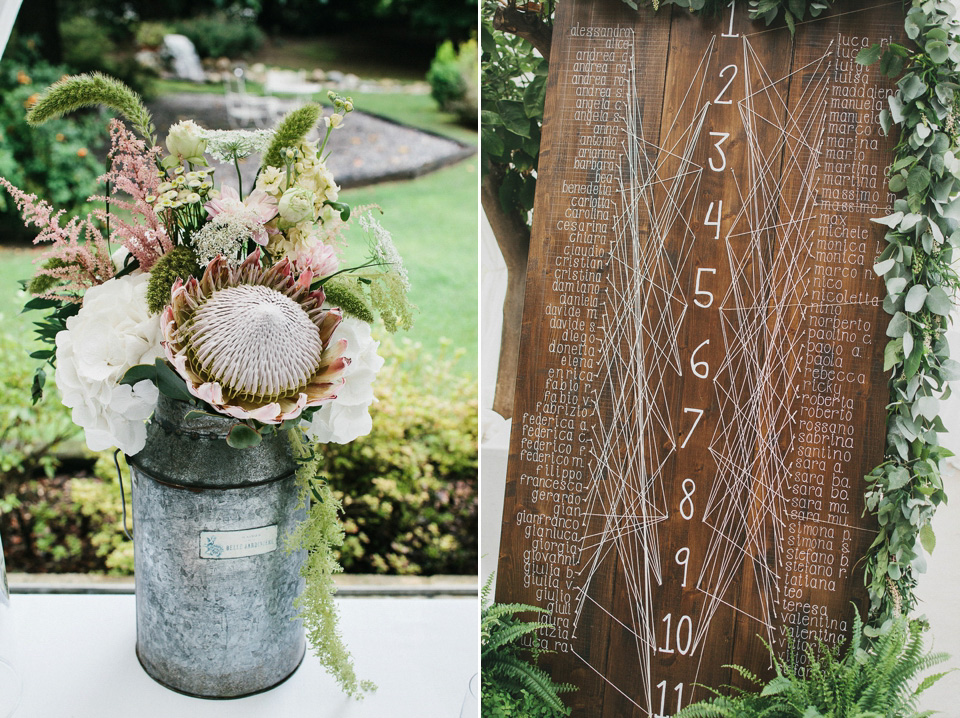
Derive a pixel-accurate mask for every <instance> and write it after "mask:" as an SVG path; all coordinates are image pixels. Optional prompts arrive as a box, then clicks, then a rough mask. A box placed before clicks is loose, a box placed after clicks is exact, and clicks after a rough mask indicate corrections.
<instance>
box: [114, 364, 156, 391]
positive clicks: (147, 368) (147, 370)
mask: <svg viewBox="0 0 960 718" xmlns="http://www.w3.org/2000/svg"><path fill="white" fill-rule="evenodd" d="M158 361H159V360H158ZM144 380H147V381H152V382H154V383H156V381H157V367H156V365H154V364H137V365H136V366H132V367H130V368H129V369H127V371H126V373H125V374H124V375H123V378H122V379H121V380H120V383H121V384H129V385H131V386H132V385H134V384H139V383H140V382H141V381H144Z"/></svg>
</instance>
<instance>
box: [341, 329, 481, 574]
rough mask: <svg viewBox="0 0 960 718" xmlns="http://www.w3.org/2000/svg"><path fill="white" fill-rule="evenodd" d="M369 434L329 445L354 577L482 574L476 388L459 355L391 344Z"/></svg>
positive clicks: (346, 559) (385, 348) (386, 345)
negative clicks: (458, 366) (460, 368)
mask: <svg viewBox="0 0 960 718" xmlns="http://www.w3.org/2000/svg"><path fill="white" fill-rule="evenodd" d="M381 353H383V354H384V356H386V357H387V363H386V365H385V366H384V368H383V370H382V371H381V373H380V377H379V378H378V379H377V382H376V384H375V385H374V387H375V390H376V396H377V399H378V403H376V404H374V405H373V407H372V411H371V413H372V414H373V431H372V432H371V433H370V435H369V436H365V437H362V438H360V439H357V440H356V441H354V442H352V443H350V444H345V445H339V444H327V445H326V446H325V447H324V448H323V456H324V465H325V470H326V472H327V474H328V475H329V476H330V485H331V487H332V488H333V490H334V493H335V494H336V495H337V497H338V498H340V499H341V501H342V502H343V509H344V524H345V529H346V541H345V542H344V545H343V548H342V549H341V551H342V554H341V557H340V562H341V564H342V565H343V567H344V569H345V570H346V571H348V572H354V573H368V572H374V573H397V574H440V573H448V574H474V573H476V570H477V555H478V554H477V434H478V430H477V383H476V379H473V378H471V377H469V376H466V375H457V374H455V372H454V369H453V365H454V363H455V361H456V359H457V357H456V356H455V355H453V353H448V354H447V355H441V356H437V357H432V356H430V355H428V354H424V353H423V352H422V347H421V346H420V345H419V344H413V343H410V342H408V341H407V342H402V343H396V344H395V343H394V342H393V340H391V339H389V338H388V339H385V340H384V341H383V343H382V345H381Z"/></svg>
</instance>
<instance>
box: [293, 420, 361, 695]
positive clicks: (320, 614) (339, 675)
mask: <svg viewBox="0 0 960 718" xmlns="http://www.w3.org/2000/svg"><path fill="white" fill-rule="evenodd" d="M289 437H290V447H291V449H292V450H293V456H294V458H295V459H296V460H297V464H298V468H297V483H298V485H299V488H300V501H299V504H298V505H297V510H298V511H299V510H300V509H303V508H304V507H307V506H309V509H308V514H307V519H306V520H305V521H302V522H301V523H300V524H299V525H298V526H297V528H296V529H294V531H293V532H292V533H291V534H290V535H289V536H288V537H287V539H286V550H287V551H288V552H290V551H301V550H305V551H306V552H307V559H306V561H305V562H304V564H303V566H302V567H301V569H300V575H301V576H303V578H304V580H305V581H306V588H304V590H303V593H301V594H300V595H299V596H297V598H296V600H295V601H294V607H295V608H296V609H297V617H298V618H300V619H302V620H303V625H304V626H305V627H306V629H307V639H308V640H309V641H310V645H311V647H312V648H313V650H314V653H315V654H316V656H317V657H318V658H319V659H320V662H321V663H322V664H323V666H324V667H325V668H326V669H327V670H328V671H329V672H330V674H331V675H332V676H333V677H334V678H335V679H336V681H337V683H338V684H339V685H340V688H341V689H342V690H343V692H344V693H346V694H347V695H349V696H351V697H353V698H356V699H358V700H359V699H361V698H363V697H364V694H365V693H369V692H371V691H374V690H376V686H375V685H374V684H373V683H372V682H370V681H361V680H358V679H357V674H356V672H355V671H354V668H353V659H352V658H351V656H350V651H349V650H348V649H347V647H346V644H344V642H343V638H342V637H341V636H340V630H339V625H338V624H339V621H340V616H339V614H338V613H337V607H336V605H335V604H334V602H333V595H334V594H335V593H336V590H337V589H336V586H335V585H334V582H333V575H334V574H336V573H340V572H341V571H343V569H342V568H341V567H340V564H339V563H338V562H337V557H336V554H335V549H337V548H338V547H340V546H342V545H343V525H342V524H341V523H340V517H339V514H340V511H341V506H340V502H339V501H338V500H337V499H336V498H335V497H334V495H333V492H332V491H331V489H330V485H329V484H328V483H327V482H326V481H324V480H323V479H321V478H320V475H319V472H320V455H319V453H317V451H316V446H314V445H313V444H311V443H310V442H309V441H308V440H307V439H306V437H304V435H303V433H302V432H301V431H300V429H299V428H294V429H291V430H290V431H289ZM311 496H312V497H313V500H312V501H311Z"/></svg>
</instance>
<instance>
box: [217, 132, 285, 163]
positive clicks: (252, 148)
mask: <svg viewBox="0 0 960 718" xmlns="http://www.w3.org/2000/svg"><path fill="white" fill-rule="evenodd" d="M203 138H204V139H205V140H206V141H207V152H209V153H210V154H211V155H212V156H213V157H216V158H217V159H218V160H220V161H221V162H233V161H234V160H235V159H238V160H242V159H243V158H245V157H249V156H250V155H252V154H258V153H259V154H262V153H263V152H266V150H267V147H268V146H269V145H270V142H271V140H273V130H204V132H203Z"/></svg>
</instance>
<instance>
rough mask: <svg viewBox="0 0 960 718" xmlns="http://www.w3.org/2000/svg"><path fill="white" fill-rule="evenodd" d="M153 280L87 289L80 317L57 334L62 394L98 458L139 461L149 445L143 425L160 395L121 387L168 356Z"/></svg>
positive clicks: (145, 386) (129, 279)
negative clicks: (109, 452) (111, 452)
mask: <svg viewBox="0 0 960 718" xmlns="http://www.w3.org/2000/svg"><path fill="white" fill-rule="evenodd" d="M149 280H150V275H149V274H146V273H144V274H131V275H127V276H125V277H120V278H119V279H111V280H108V281H107V282H104V283H103V284H101V285H99V286H97V287H92V288H91V289H88V290H87V293H86V294H85V295H84V298H83V306H82V307H81V309H80V311H79V312H78V313H77V314H76V316H73V317H70V318H69V319H68V320H67V328H66V330H65V331H62V332H60V333H59V334H57V371H56V382H57V388H59V389H60V394H61V396H62V398H63V403H64V405H65V406H68V407H70V408H71V409H73V421H74V423H75V424H77V425H78V426H80V427H81V428H82V429H83V430H84V434H85V436H86V440H87V446H89V447H90V449H91V450H93V451H102V450H104V449H109V448H110V447H112V446H116V447H117V448H119V449H120V450H121V451H123V452H124V453H125V454H128V455H132V454H136V453H137V452H138V451H140V450H141V449H142V448H143V446H144V444H145V442H146V436H147V434H146V426H145V425H144V421H145V420H146V419H148V418H150V415H151V414H152V413H153V409H154V407H155V406H156V403H157V398H158V392H157V387H156V386H154V384H153V383H152V382H150V381H141V382H138V383H137V384H135V385H134V386H128V385H121V384H119V381H120V379H122V378H123V375H124V374H126V373H127V370H128V369H130V367H132V366H135V365H137V364H152V363H153V362H154V360H155V359H156V358H157V357H160V356H163V349H162V348H161V346H160V340H161V338H162V336H161V333H160V318H159V316H157V315H152V316H151V314H150V311H149V310H148V309H147V298H146V294H147V282H148V281H149Z"/></svg>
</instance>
